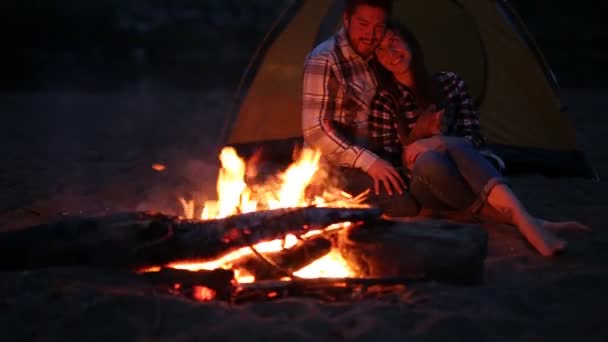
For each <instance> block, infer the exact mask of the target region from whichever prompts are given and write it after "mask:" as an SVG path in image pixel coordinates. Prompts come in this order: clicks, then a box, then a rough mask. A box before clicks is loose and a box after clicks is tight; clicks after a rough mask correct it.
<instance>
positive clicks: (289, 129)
mask: <svg viewBox="0 0 608 342" xmlns="http://www.w3.org/2000/svg"><path fill="white" fill-rule="evenodd" d="M342 12H343V1H342V0H300V1H291V2H290V3H289V4H288V6H287V8H286V9H285V11H284V12H283V13H282V14H281V16H280V18H278V19H277V21H276V22H275V25H274V27H273V28H272V29H271V31H270V32H269V33H268V35H267V36H266V39H265V40H264V42H263V44H262V45H261V46H260V49H259V51H258V53H257V54H256V55H255V56H254V57H253V59H252V61H251V64H250V66H249V68H248V69H247V70H246V72H245V75H244V77H243V80H242V83H241V86H240V87H239V90H238V92H237V100H236V103H235V109H234V111H233V112H232V113H230V115H229V117H228V118H227V122H226V125H225V131H224V137H225V141H223V143H225V144H228V145H233V146H235V147H237V149H240V150H241V151H242V153H245V154H247V153H248V152H247V151H250V150H251V147H254V146H266V147H267V148H269V149H270V150H272V154H273V155H274V157H276V158H283V157H285V156H289V155H290V153H291V149H292V148H293V146H294V144H295V143H297V142H299V141H300V140H301V126H300V125H301V118H300V115H301V114H300V113H301V105H300V96H301V84H302V70H303V62H304V59H305V56H306V54H307V53H309V52H310V51H311V50H312V48H313V47H314V46H316V45H317V44H319V43H320V42H322V41H323V40H325V39H327V38H328V37H329V36H330V35H331V34H333V33H334V32H335V31H336V29H337V28H338V27H339V26H340V25H341V20H342ZM393 17H395V18H396V19H398V20H400V21H402V22H404V23H406V24H407V25H408V26H409V27H410V28H411V29H412V30H413V31H414V33H415V34H416V35H417V37H418V39H419V40H420V42H421V44H422V47H423V49H424V51H425V55H426V57H427V59H428V64H429V67H430V68H431V69H432V70H452V71H455V72H457V73H458V74H460V75H461V76H463V77H464V79H465V80H466V81H467V83H468V85H469V87H470V90H471V93H472V95H473V96H474V98H475V100H476V103H477V104H478V106H479V111H480V116H481V127H482V132H483V134H484V135H485V136H486V138H487V139H488V141H489V142H490V143H491V145H492V147H493V149H494V150H495V151H496V152H497V153H498V154H499V155H500V156H501V157H503V159H505V161H506V164H507V172H510V173H517V172H539V173H544V174H546V175H565V176H584V177H592V176H594V172H593V169H592V168H591V167H590V165H589V163H588V161H587V159H586V158H585V157H584V154H583V153H581V151H579V149H578V148H577V143H576V136H575V128H574V125H573V122H572V121H571V120H570V119H569V117H568V115H567V113H566V112H565V111H564V110H562V104H561V103H560V99H559V96H558V93H557V89H558V88H557V83H556V82H555V80H554V78H553V75H552V73H551V72H550V70H549V69H548V67H547V65H546V63H545V62H544V59H543V57H542V55H541V54H540V52H539V50H538V48H537V47H536V46H535V44H534V42H533V40H532V39H531V38H530V36H529V34H527V31H526V29H525V26H524V24H523V23H522V21H521V20H520V18H519V17H518V16H517V14H516V13H515V11H514V10H513V8H512V7H511V6H510V5H509V4H508V2H507V1H506V0H401V1H396V2H395V8H394V13H393Z"/></svg>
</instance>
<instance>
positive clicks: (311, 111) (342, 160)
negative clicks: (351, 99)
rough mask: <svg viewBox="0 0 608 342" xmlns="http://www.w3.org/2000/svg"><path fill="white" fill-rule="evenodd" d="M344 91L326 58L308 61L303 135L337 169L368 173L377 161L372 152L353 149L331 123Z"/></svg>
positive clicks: (358, 147)
mask: <svg viewBox="0 0 608 342" xmlns="http://www.w3.org/2000/svg"><path fill="white" fill-rule="evenodd" d="M340 92H341V89H340V84H339V82H338V79H337V77H336V74H335V71H334V70H333V68H332V66H331V63H330V61H329V60H328V58H327V56H324V55H315V56H310V57H309V58H308V59H307V60H306V64H305V66H304V81H303V87H302V132H303V136H304V140H305V141H306V143H307V144H308V145H310V146H311V147H313V148H318V149H320V150H321V153H322V154H323V155H324V156H325V157H326V158H328V159H329V160H330V161H331V162H333V163H334V164H336V165H344V166H350V167H358V168H361V169H362V170H363V171H366V172H367V171H368V169H369V167H370V166H371V165H372V164H373V163H374V162H375V161H376V159H378V156H377V155H375V154H374V153H372V152H371V151H369V150H367V149H365V148H363V147H360V146H356V145H354V144H353V143H352V142H350V141H348V140H347V139H346V138H345V137H344V136H343V135H342V134H340V133H339V132H338V131H337V130H336V128H335V126H334V125H333V123H332V120H333V118H334V114H335V113H336V112H337V111H338V110H340V107H341V104H342V99H341V94H340Z"/></svg>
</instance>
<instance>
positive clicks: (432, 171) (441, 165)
mask: <svg viewBox="0 0 608 342" xmlns="http://www.w3.org/2000/svg"><path fill="white" fill-rule="evenodd" d="M411 172H412V175H411V182H410V192H411V193H412V195H413V196H414V198H416V200H417V201H418V202H419V203H420V204H421V206H422V207H423V208H425V209H427V210H430V211H433V212H446V211H456V210H464V209H466V208H468V207H470V206H471V204H472V203H473V202H474V201H475V199H476V198H477V195H476V194H475V193H474V192H473V191H472V189H471V187H470V186H469V185H468V184H467V182H466V181H465V179H464V178H463V177H462V176H461V174H460V172H459V171H458V168H457V167H456V165H455V164H454V162H453V161H452V160H451V158H450V157H449V156H448V155H447V154H446V152H443V151H435V150H432V151H427V152H423V153H422V154H420V155H419V156H418V157H417V158H416V162H415V163H414V167H413V168H412V171H411Z"/></svg>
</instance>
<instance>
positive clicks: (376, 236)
mask: <svg viewBox="0 0 608 342" xmlns="http://www.w3.org/2000/svg"><path fill="white" fill-rule="evenodd" d="M487 242H488V236H487V233H486V231H485V230H483V229H482V228H480V227H479V226H477V225H473V224H469V225H463V224H456V223H451V222H448V221H439V220H410V221H409V222H398V221H392V220H378V221H377V222H375V223H369V224H363V225H360V226H356V227H353V228H350V229H347V230H343V231H341V232H340V233H339V238H338V248H339V250H340V252H341V254H342V256H343V257H344V259H345V260H346V261H347V262H348V263H349V265H350V266H351V268H353V270H354V271H355V272H357V274H359V275H360V276H361V277H409V278H412V279H419V280H437V281H442V282H448V283H453V284H462V285H473V284H478V283H479V282H481V281H482V278H483V265H484V259H485V257H486V251H487Z"/></svg>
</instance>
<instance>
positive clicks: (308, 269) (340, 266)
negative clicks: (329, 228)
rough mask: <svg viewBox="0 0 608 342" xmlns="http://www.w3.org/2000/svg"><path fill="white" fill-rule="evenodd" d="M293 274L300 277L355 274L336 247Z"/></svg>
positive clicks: (348, 275)
mask: <svg viewBox="0 0 608 342" xmlns="http://www.w3.org/2000/svg"><path fill="white" fill-rule="evenodd" d="M293 274H294V275H295V276H298V277H300V278H346V277H352V276H354V275H355V273H354V272H353V270H352V269H351V268H350V267H349V266H348V263H347V262H346V260H344V258H342V255H341V254H340V252H338V251H337V250H336V249H332V250H331V252H329V253H327V254H326V255H325V256H324V257H322V258H320V259H317V260H315V261H313V262H312V263H311V264H309V265H308V266H305V267H303V268H301V269H300V270H298V271H296V272H294V273H293Z"/></svg>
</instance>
